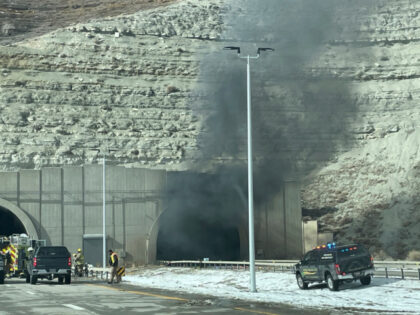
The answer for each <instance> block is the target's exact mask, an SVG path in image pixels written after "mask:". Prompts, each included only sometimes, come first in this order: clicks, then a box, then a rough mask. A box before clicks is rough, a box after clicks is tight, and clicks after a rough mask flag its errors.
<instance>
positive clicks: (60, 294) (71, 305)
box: [0, 279, 330, 315]
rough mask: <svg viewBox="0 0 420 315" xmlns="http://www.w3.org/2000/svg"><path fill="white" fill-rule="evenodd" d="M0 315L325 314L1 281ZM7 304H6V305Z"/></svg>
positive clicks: (99, 286) (88, 285)
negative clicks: (117, 314)
mask: <svg viewBox="0 0 420 315" xmlns="http://www.w3.org/2000/svg"><path fill="white" fill-rule="evenodd" d="M0 299H1V301H2V307H1V308H0V315H6V314H7V315H9V314H25V315H29V314H112V315H115V314H116V312H118V313H119V314H139V313H141V314H150V315H152V314H153V315H159V314H162V315H163V314H165V315H167V314H226V315H227V314H238V315H255V314H265V315H271V314H273V315H274V314H290V315H297V314H330V313H329V312H321V311H319V312H318V311H315V310H307V311H304V310H302V309H293V308H291V307H290V306H284V305H268V304H256V303H246V302H243V301H232V300H223V299H220V298H214V297H205V296H198V295H186V294H177V293H174V292H167V291H166V292H165V291H159V290H151V289H145V288H140V287H136V286H132V285H126V284H117V285H115V284H114V285H109V284H107V283H106V282H104V281H93V280H74V281H73V282H72V284H71V285H59V284H58V283H57V281H56V280H55V281H46V280H40V281H39V283H38V284H36V285H31V284H27V283H25V281H24V280H23V279H6V283H5V284H4V285H3V286H1V287H0ZM5 301H7V302H5Z"/></svg>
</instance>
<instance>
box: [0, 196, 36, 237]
mask: <svg viewBox="0 0 420 315" xmlns="http://www.w3.org/2000/svg"><path fill="white" fill-rule="evenodd" d="M0 212H3V213H6V215H7V212H10V213H11V214H12V215H14V216H15V217H16V218H17V219H18V220H19V221H20V223H21V224H22V226H23V228H24V229H25V232H26V234H28V235H29V236H30V237H32V238H35V239H38V237H39V235H38V232H37V230H36V228H35V225H34V224H33V222H32V220H31V218H30V217H29V216H28V215H27V214H26V213H25V212H24V211H23V210H22V209H20V208H19V207H18V206H16V205H14V204H13V203H11V202H9V201H7V200H5V199H2V198H0Z"/></svg>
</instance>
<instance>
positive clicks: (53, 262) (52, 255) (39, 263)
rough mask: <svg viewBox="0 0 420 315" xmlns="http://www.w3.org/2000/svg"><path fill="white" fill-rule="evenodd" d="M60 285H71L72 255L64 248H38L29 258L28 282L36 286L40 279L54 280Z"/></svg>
mask: <svg viewBox="0 0 420 315" xmlns="http://www.w3.org/2000/svg"><path fill="white" fill-rule="evenodd" d="M55 278H58V283H63V282H65V283H66V284H70V283H71V255H70V252H69V251H68V250H67V248H66V247H64V246H41V247H38V248H37V249H36V251H35V253H34V255H33V256H32V257H29V261H28V264H27V272H26V282H27V283H29V282H30V283H31V284H36V282H37V281H38V279H48V280H53V279H55Z"/></svg>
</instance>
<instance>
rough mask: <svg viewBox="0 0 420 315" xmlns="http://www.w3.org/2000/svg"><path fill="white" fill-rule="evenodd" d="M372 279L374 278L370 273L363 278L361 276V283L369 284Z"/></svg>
mask: <svg viewBox="0 0 420 315" xmlns="http://www.w3.org/2000/svg"><path fill="white" fill-rule="evenodd" d="M371 280H372V278H371V276H370V275H368V276H365V277H363V278H360V283H361V284H363V285H369V284H370V281H371Z"/></svg>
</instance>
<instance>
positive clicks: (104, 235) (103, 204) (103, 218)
mask: <svg viewBox="0 0 420 315" xmlns="http://www.w3.org/2000/svg"><path fill="white" fill-rule="evenodd" d="M91 149H92V150H95V151H98V152H101V150H100V149H97V148H91ZM106 151H108V152H111V151H117V150H116V149H108V150H106ZM106 151H103V152H102V268H103V272H104V273H105V269H106V253H107V252H106Z"/></svg>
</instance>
